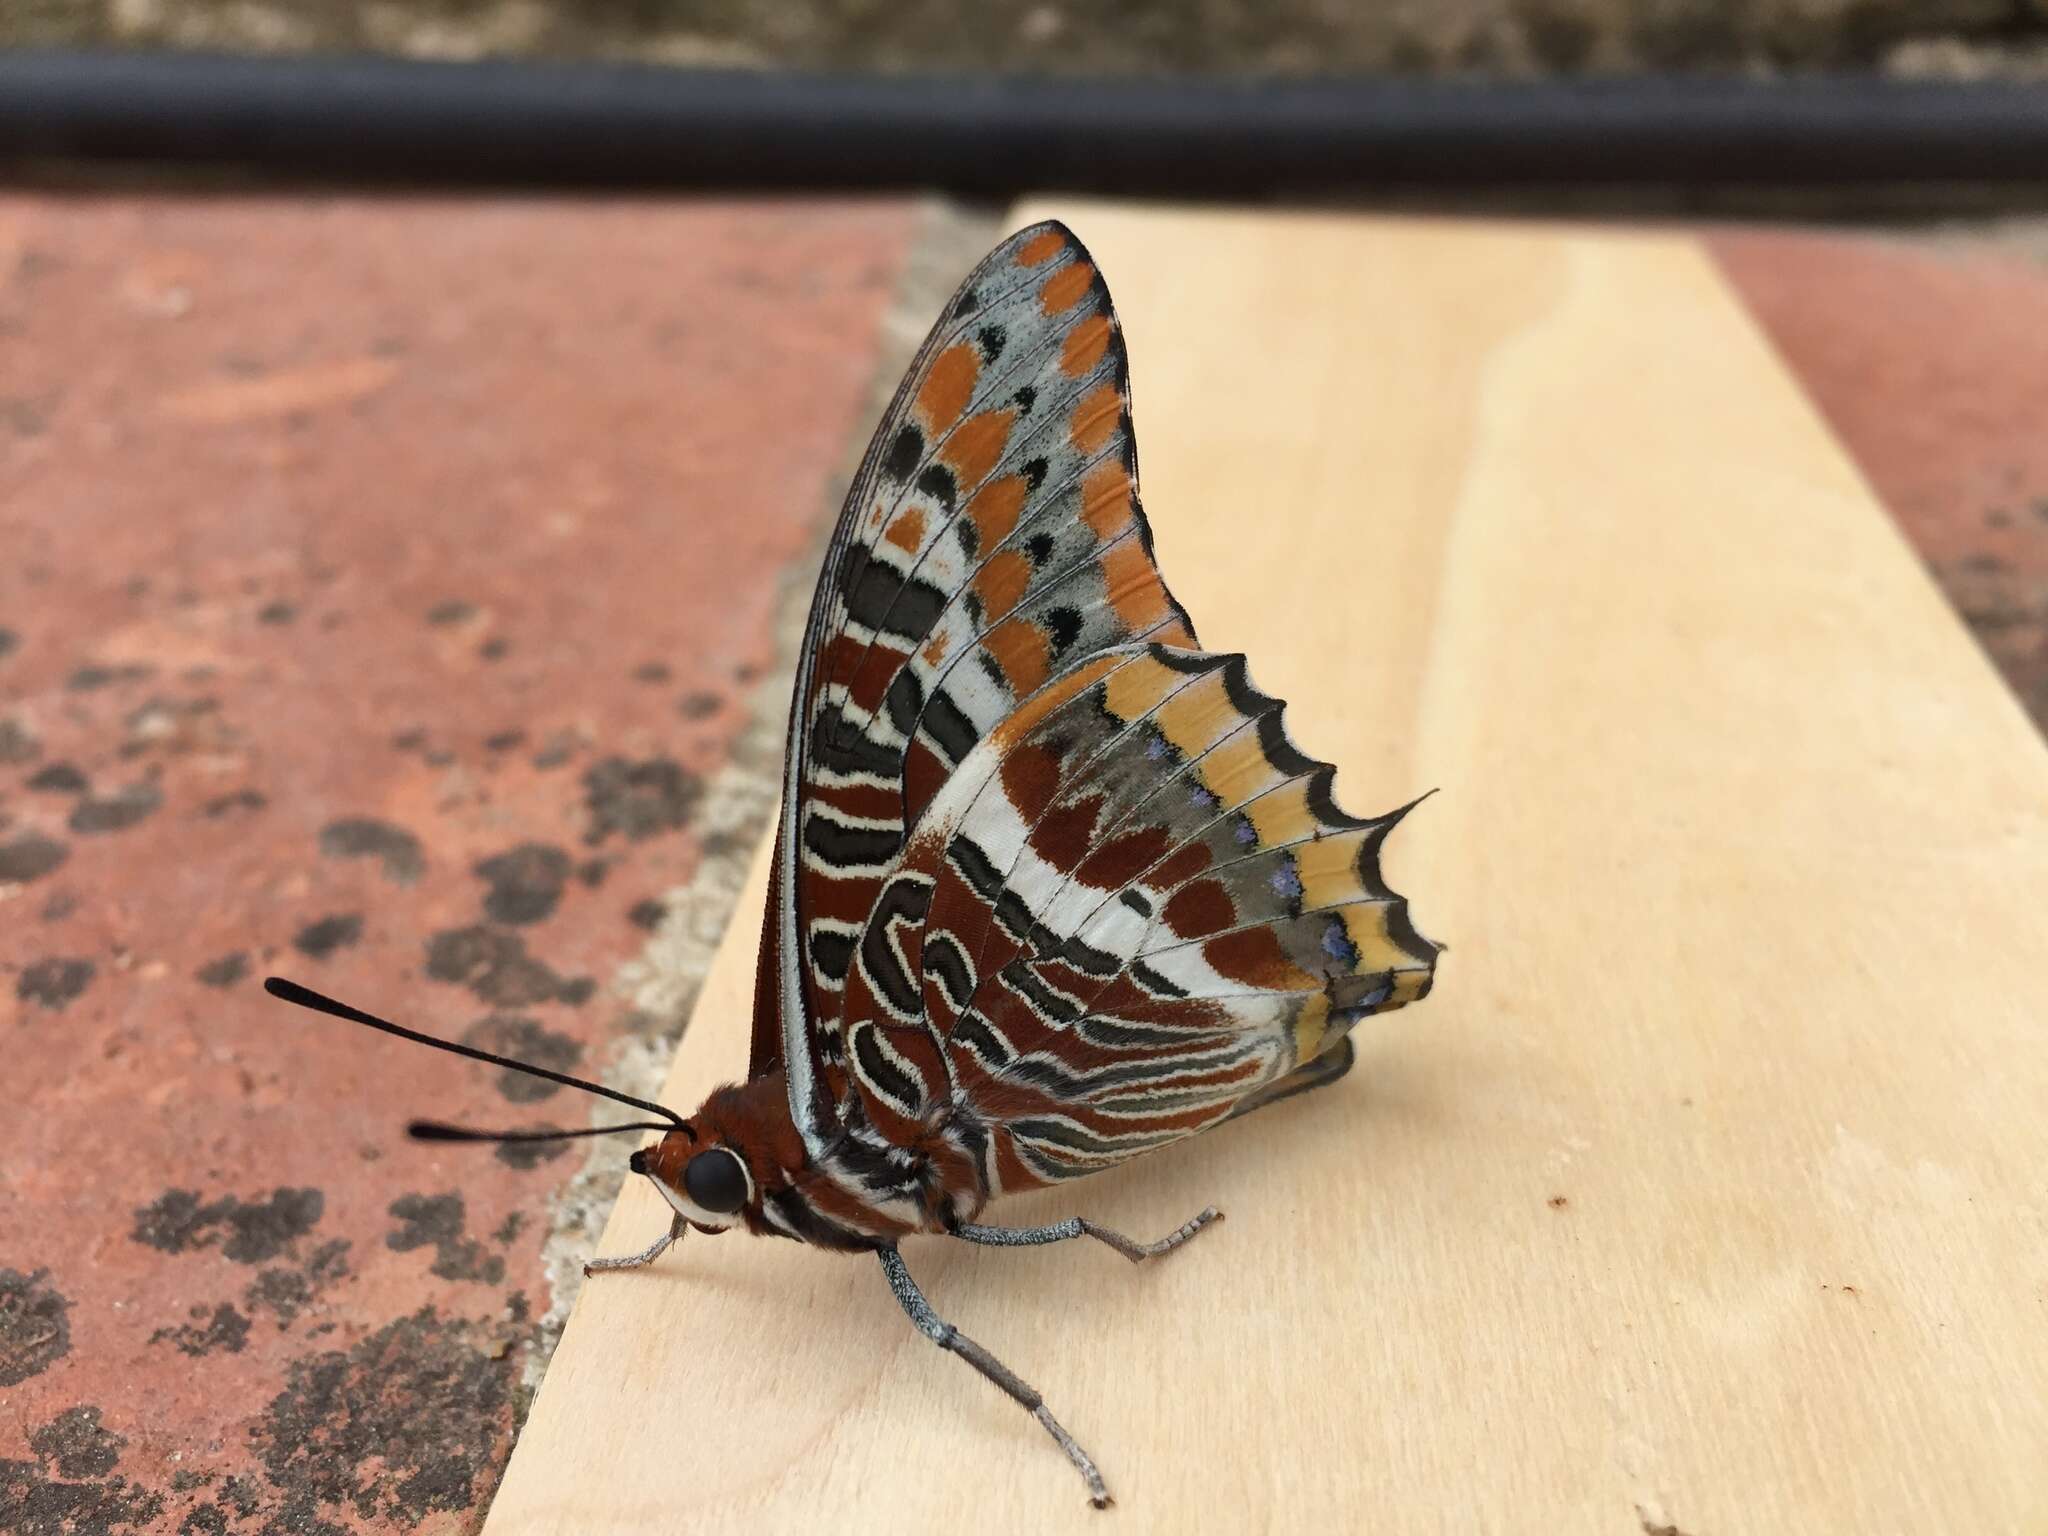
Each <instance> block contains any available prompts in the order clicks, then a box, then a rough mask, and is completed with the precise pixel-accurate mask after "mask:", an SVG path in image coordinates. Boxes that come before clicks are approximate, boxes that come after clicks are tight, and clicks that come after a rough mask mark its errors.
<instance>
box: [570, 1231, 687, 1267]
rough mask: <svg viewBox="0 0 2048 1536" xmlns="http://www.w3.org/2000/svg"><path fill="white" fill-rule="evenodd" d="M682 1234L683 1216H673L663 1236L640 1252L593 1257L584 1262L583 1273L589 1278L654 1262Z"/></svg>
mask: <svg viewBox="0 0 2048 1536" xmlns="http://www.w3.org/2000/svg"><path fill="white" fill-rule="evenodd" d="M682 1235H683V1218H682V1217H680V1216H673V1217H671V1218H670V1219H669V1224H668V1230H667V1231H666V1232H664V1233H662V1234H661V1236H659V1237H657V1238H656V1239H655V1240H654V1241H653V1242H651V1243H649V1244H648V1245H647V1246H646V1247H645V1248H642V1249H641V1250H640V1251H639V1252H638V1253H629V1254H626V1255H624V1256H623V1257H621V1258H616V1259H591V1260H589V1261H588V1262H586V1263H585V1264H584V1266H583V1273H584V1275H585V1277H586V1278H587V1277H589V1276H591V1275H595V1274H601V1273H603V1272H605V1271H607V1270H613V1269H638V1268H640V1266H641V1265H643V1264H652V1263H653V1262H654V1261H655V1260H656V1259H658V1258H660V1257H661V1256H662V1255H663V1254H664V1253H667V1252H668V1250H669V1247H670V1245H671V1244H673V1243H674V1242H675V1241H676V1240H677V1239H678V1238H680V1237H681V1236H682Z"/></svg>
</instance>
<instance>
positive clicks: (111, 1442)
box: [28, 1403, 128, 1480]
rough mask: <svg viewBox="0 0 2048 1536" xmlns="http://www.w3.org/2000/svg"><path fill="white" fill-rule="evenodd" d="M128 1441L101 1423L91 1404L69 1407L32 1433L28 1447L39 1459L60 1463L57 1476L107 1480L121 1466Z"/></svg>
mask: <svg viewBox="0 0 2048 1536" xmlns="http://www.w3.org/2000/svg"><path fill="white" fill-rule="evenodd" d="M127 1443H128V1442H127V1441H126V1440H124V1439H123V1438H122V1437H121V1436H119V1435H117V1434H115V1433H114V1432H113V1431H112V1430H111V1429H108V1428H107V1427H106V1426H105V1425H104V1424H102V1423H100V1411H99V1409H98V1408H96V1407H94V1406H93V1405H92V1404H90V1403H81V1404H79V1406H78V1407H76V1408H67V1409H65V1410H64V1411H63V1412H62V1413H60V1414H58V1415H57V1417H56V1418H54V1419H52V1420H50V1422H49V1423H47V1424H45V1425H44V1426H43V1427H42V1428H41V1429H37V1430H31V1431H30V1432H29V1437H28V1448H29V1449H30V1450H32V1451H34V1452H35V1453H36V1459H37V1460H38V1461H40V1462H43V1463H44V1464H45V1465H47V1464H48V1463H50V1462H55V1463H56V1464H57V1475H58V1476H59V1477H69V1478H73V1479H78V1480H83V1479H85V1478H91V1477H105V1476H106V1475H107V1474H108V1473H109V1472H111V1471H113V1470H114V1468H115V1467H116V1466H118V1465H120V1461H121V1448H122V1447H123V1446H125V1445H126V1444H127Z"/></svg>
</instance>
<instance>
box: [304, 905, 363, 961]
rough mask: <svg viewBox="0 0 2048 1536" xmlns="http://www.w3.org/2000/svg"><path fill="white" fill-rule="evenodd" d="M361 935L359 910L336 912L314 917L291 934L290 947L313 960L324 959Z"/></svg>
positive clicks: (346, 946) (344, 947)
mask: <svg viewBox="0 0 2048 1536" xmlns="http://www.w3.org/2000/svg"><path fill="white" fill-rule="evenodd" d="M362 936H363V915H362V913H360V912H336V913H332V914H330V915H329V916H327V917H322V918H318V919H315V920H314V921H313V922H310V923H308V924H306V926H305V927H303V928H301V929H300V930H299V931H298V932H297V933H295V934H293V935H292V948H294V949H296V950H297V951H298V952H299V953H300V954H302V955H305V956H307V957H308V958H309V959H313V960H325V959H326V958H327V957H328V956H329V955H331V954H333V953H334V952H335V951H336V950H337V949H347V948H348V947H349V945H351V944H353V943H355V942H356V940H358V939H360V938H361V937H362Z"/></svg>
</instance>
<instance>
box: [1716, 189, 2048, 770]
mask: <svg viewBox="0 0 2048 1536" xmlns="http://www.w3.org/2000/svg"><path fill="white" fill-rule="evenodd" d="M2026 237H2027V231H2026V230H2024V229H2016V230H2013V231H2010V232H2008V236H2007V245H2006V247H2005V248H2000V247H1998V246H1993V245H1988V244H1986V243H1984V242H1982V241H1980V240H1973V239H1958V240H1953V241H1940V240H1933V241H1930V240H1927V239H1919V240H1914V241H1911V242H1908V241H1904V240H1885V239H1874V238H1866V239H1844V238H1841V237H1840V236H1835V235H1828V234H1823V233H1818V232H1815V233H1791V232H1769V231H1754V232H1741V233H1727V234H1723V235H1720V236H1718V237H1716V238H1715V239H1714V240H1713V241H1712V246H1713V249H1714V251H1715V252H1716V253H1717V255H1718V256H1719V258H1720V260H1721V263H1722V266H1723V269H1724V270H1725V271H1726V272H1727V273H1728V275H1729V276H1730V278H1732V279H1733V280H1734V282H1735V284H1736V286H1737V288H1738V289H1739V290H1740V291H1741V292H1742V294H1743V296H1744V298H1745V299H1746V300H1747V301H1748V303H1749V305H1750V307H1751V309H1752V311H1753V312H1754V313H1755V314H1756V316H1757V318H1758V319H1759V320H1761V321H1762V322H1763V324H1764V326H1765V328H1766V329H1767V330H1768V331H1769V332H1770V333H1771V335H1772V337H1773V339H1774V340H1775V341H1776V342H1777V344H1778V346H1779V348H1780V350H1781V351H1782V352H1783V353H1784V355H1785V357H1786V358H1787V360H1788V361H1789V362H1790V363H1791V364H1792V367H1793V369H1794V371H1795V372H1797V373H1798V374H1799V376H1800V378H1801V379H1802V380H1803V381H1804V382H1805V384H1806V387H1807V390H1808V392H1809V393H1810V394H1811V395H1812V396H1813V398H1814V400H1815V401H1816V403H1818V405H1819V406H1820V408H1821V410H1822V412H1823V413H1824V414H1825V415H1826V416H1827V418H1828V420H1829V422H1830V424H1831V425H1832V426H1833V427H1834V429H1835V431H1836V432H1837V433H1838V434H1839V435H1840V437H1841V438H1842V440H1843V442H1845V443H1846V444H1847V445H1848V447H1849V451H1850V452H1851V453H1852V454H1854V455H1855V457H1856V459H1857V462H1858V463H1860V464H1861V465H1862V467H1863V471H1864V473H1865V474H1866V475H1868V476H1869V477H1870V482H1871V484H1872V485H1873V486H1874V487H1875V488H1876V490H1877V493H1878V495H1879V496H1880V497H1882V498H1883V500H1884V502H1885V504H1886V505H1887V506H1888V507H1890V508H1891V509H1892V512H1893V514H1894V515H1895V516H1896V517H1897V518H1898V520H1899V524H1900V526H1901V528H1903V529H1904V531H1905V533H1906V536H1907V537H1908V538H1909V539H1911V540H1912V542H1913V544H1914V546H1915V547H1916V548H1917V549H1918V550H1919V551H1920V555H1921V558H1922V559H1924V560H1925V561H1926V562H1927V564H1928V567H1929V568H1930V569H1931V570H1932V571H1933V573H1934V575H1935V578H1936V579H1937V580H1938V581H1939V582H1940V583H1941V585H1942V588H1943V590H1944V591H1946V592H1947V593H1948V596H1949V600H1950V601H1951V602H1953V603H1954V604H1955V605H1956V608H1957V610H1958V611H1959V612H1960V613H1961V614H1962V616H1963V617H1964V619H1965V620H1966V621H1968V623H1969V625H1970V628H1971V629H1972V630H1973V631H1974V632H1975V633H1976V635H1977V638H1978V640H1979V641H1980V642H1981V643H1982V644H1983V646H1984V648H1985V650H1986V651H1987V652H1989V653H1990V656H1991V659H1992V660H1993V661H1994V662H1995V663H1996V664H1997V665H1998V668H1999V670H2000V671H2001V672H2003V673H2004V675H2005V678H2006V681H2007V682H2008V683H2010V684H2011V685H2012V688H2013V690H2014V692H2016V693H2017V694H2018V695H2019V697H2020V701H2021V703H2022V704H2024V705H2025V706H2026V708H2027V710H2028V711H2029V713H2031V714H2032V716H2033V718H2034V722H2035V724H2036V725H2038V726H2040V727H2041V728H2042V729H2043V730H2044V731H2048V261H2043V260H2041V259H2039V258H2038V256H2036V257H2030V256H2028V255H2025V254H2021V252H2023V251H2025V250H2026V249H2027V248H2028V242H2027V238H2026ZM2037 238H2038V236H2037ZM2040 250H2041V251H2043V252H2048V246H2042V247H2040Z"/></svg>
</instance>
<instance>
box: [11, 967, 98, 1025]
mask: <svg viewBox="0 0 2048 1536" xmlns="http://www.w3.org/2000/svg"><path fill="white" fill-rule="evenodd" d="M96 969H97V967H96V966H94V964H93V963H92V962H91V961H90V960H82V959H77V958H74V957H70V956H56V957H52V958H51V959H48V960H38V961H36V962H34V963H33V964H31V965H25V966H23V967H22V969H21V975H20V976H19V977H18V978H16V980H15V983H14V995H15V996H16V997H18V998H20V999H21V1000H22V1001H23V1002H24V1003H35V1004H36V1005H38V1006H39V1007H43V1008H47V1009H49V1010H50V1011H51V1012H52V1013H62V1012H63V1011H64V1010H65V1009H66V1008H68V1007H70V1006H71V1003H72V1001H73V1000H74V999H75V998H77V996H78V994H79V993H81V992H83V991H84V990H85V989H86V987H87V986H88V985H90V984H91V982H92V978H93V973H94V971H95V970H96Z"/></svg>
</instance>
